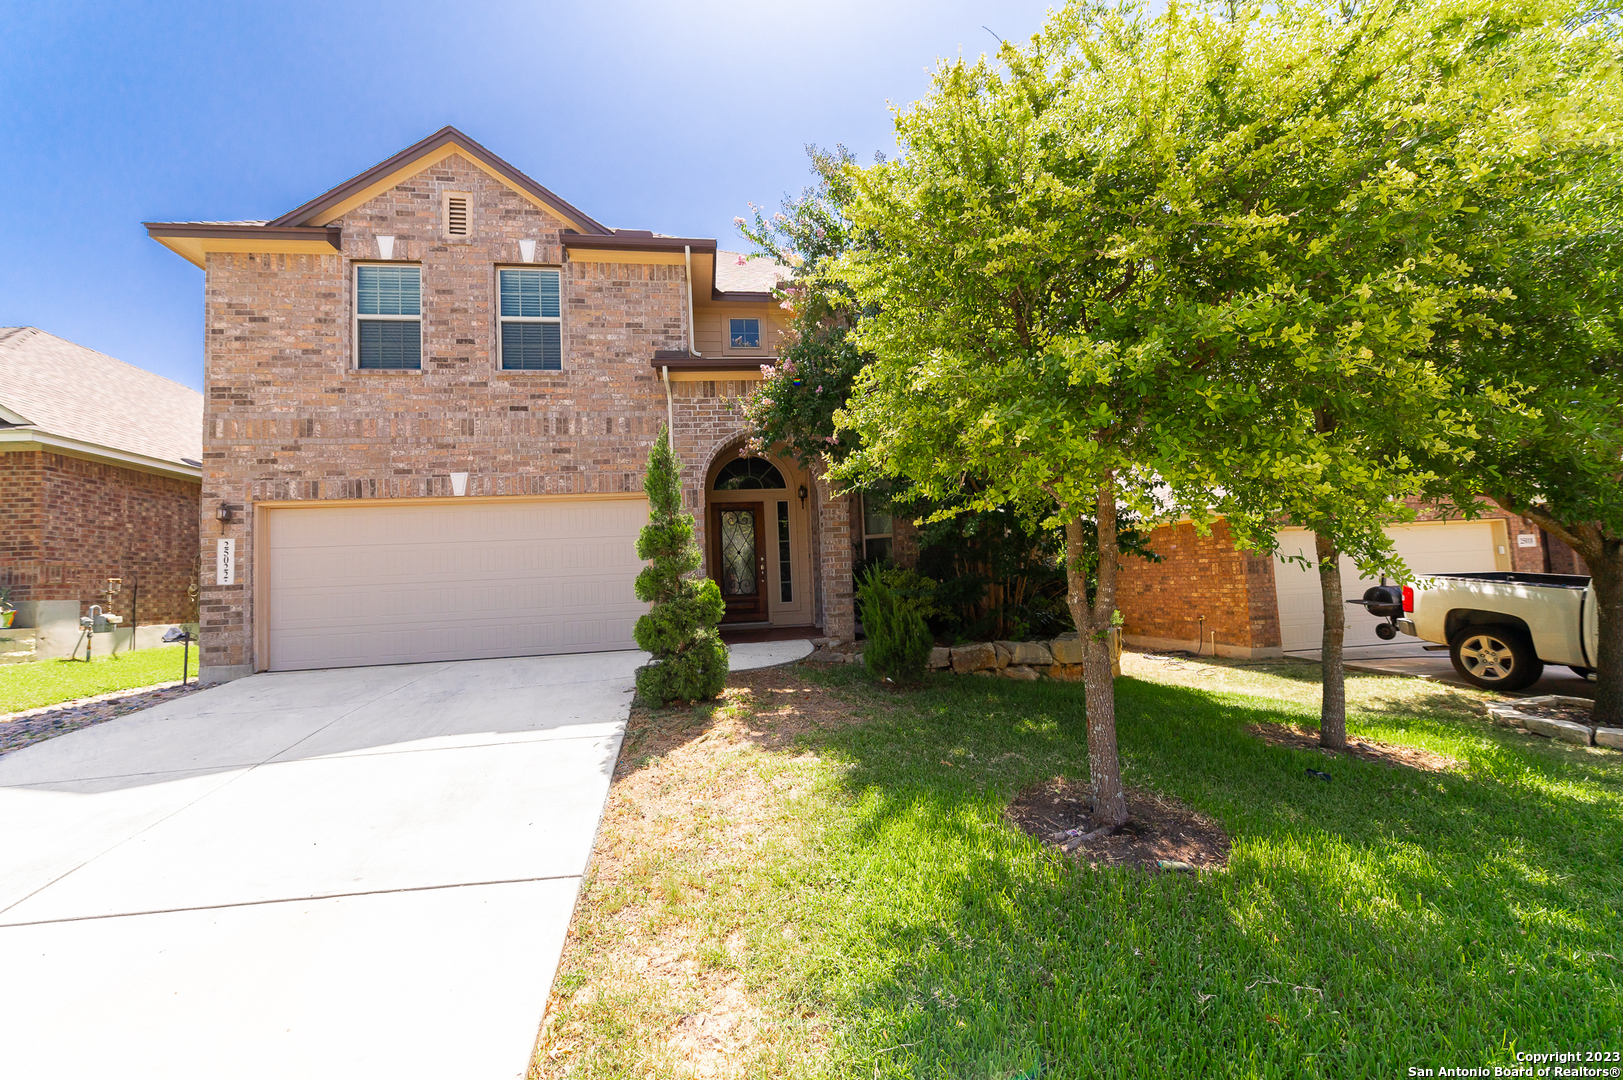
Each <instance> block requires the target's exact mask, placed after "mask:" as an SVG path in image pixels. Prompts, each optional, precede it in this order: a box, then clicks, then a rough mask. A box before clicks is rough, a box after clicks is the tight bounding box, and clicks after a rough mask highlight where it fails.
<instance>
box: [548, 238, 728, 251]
mask: <svg viewBox="0 0 1623 1080" xmlns="http://www.w3.org/2000/svg"><path fill="white" fill-rule="evenodd" d="M559 239H560V240H561V241H562V242H563V245H564V247H565V248H567V249H568V250H570V251H576V250H580V251H674V252H676V253H677V254H678V255H680V254H682V253H683V251H684V250H685V249H687V248H692V249H693V254H695V255H714V254H715V253H716V242H715V241H714V240H708V239H702V238H699V237H689V236H638V235H634V234H633V235H629V236H627V235H621V234H616V233H610V234H608V235H606V236H591V235H587V234H584V233H564V234H563V235H562V236H561V237H560V238H559Z"/></svg>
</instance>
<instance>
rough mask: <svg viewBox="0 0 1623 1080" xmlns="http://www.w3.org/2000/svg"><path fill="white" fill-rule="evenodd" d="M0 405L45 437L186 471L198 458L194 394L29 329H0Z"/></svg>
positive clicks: (199, 426)
mask: <svg viewBox="0 0 1623 1080" xmlns="http://www.w3.org/2000/svg"><path fill="white" fill-rule="evenodd" d="M0 406H4V407H5V408H7V409H9V410H10V411H11V412H14V413H17V414H19V415H20V416H22V417H23V418H24V419H26V420H27V421H29V425H30V426H32V427H36V428H38V429H39V430H41V431H43V432H46V433H48V434H51V435H60V436H62V437H63V438H67V439H77V440H79V441H81V442H87V443H94V444H95V445H97V446H105V447H109V448H111V449H114V450H122V451H124V452H126V453H131V454H141V455H144V456H146V457H151V458H159V459H161V460H163V461H173V462H177V463H182V464H188V465H196V464H197V463H198V462H199V461H201V460H202V457H203V395H202V394H199V393H198V392H197V391H196V390H193V389H192V388H191V387H189V386H182V385H180V384H179V383H177V382H171V381H170V380H168V379H166V378H164V377H163V376H161V375H154V374H153V373H152V372H150V371H144V370H142V369H141V368H138V367H136V366H135V365H133V364H126V363H125V362H124V361H122V360H115V359H114V358H113V357H111V356H108V355H107V354H106V353H99V352H97V351H96V350H94V349H87V348H85V347H84V346H83V345H75V344H74V343H73V342H71V341H64V340H63V339H61V338H59V337H57V336H55V335H54V334H47V333H46V332H45V331H43V330H36V329H35V328H34V327H32V326H8V327H0ZM187 459H190V460H189V461H188V460H187Z"/></svg>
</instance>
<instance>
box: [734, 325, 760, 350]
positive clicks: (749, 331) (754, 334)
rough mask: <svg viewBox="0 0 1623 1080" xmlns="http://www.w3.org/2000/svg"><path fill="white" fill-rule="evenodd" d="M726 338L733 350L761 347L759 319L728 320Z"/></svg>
mask: <svg viewBox="0 0 1623 1080" xmlns="http://www.w3.org/2000/svg"><path fill="white" fill-rule="evenodd" d="M727 322H728V323H729V325H728V327H727V338H728V340H729V341H730V342H731V343H732V347H733V348H735V349H759V348H760V347H761V320H760V319H728V320H727Z"/></svg>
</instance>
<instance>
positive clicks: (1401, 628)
mask: <svg viewBox="0 0 1623 1080" xmlns="http://www.w3.org/2000/svg"><path fill="white" fill-rule="evenodd" d="M1348 603H1352V604H1360V605H1362V606H1363V607H1364V608H1365V609H1366V610H1368V611H1369V613H1370V614H1371V615H1374V616H1375V617H1376V618H1380V619H1385V620H1386V623H1387V624H1386V625H1384V626H1379V627H1376V629H1375V632H1376V633H1377V634H1379V635H1380V636H1381V637H1383V638H1385V639H1387V640H1391V639H1393V638H1395V637H1397V635H1398V634H1400V633H1403V634H1410V635H1413V636H1414V637H1418V638H1420V639H1422V640H1424V641H1431V642H1435V643H1437V645H1438V646H1445V647H1447V649H1448V658H1449V659H1450V660H1452V661H1453V663H1454V670H1455V671H1457V672H1459V673H1460V677H1461V678H1463V679H1465V681H1466V682H1469V683H1472V684H1474V685H1476V686H1480V687H1483V688H1484V689H1488V690H1521V689H1523V688H1525V687H1528V686H1531V685H1533V684H1534V683H1535V682H1538V680H1539V676H1541V675H1543V674H1544V665H1545V664H1565V665H1566V666H1568V667H1570V668H1571V669H1572V670H1573V671H1574V672H1576V673H1577V674H1578V675H1579V676H1581V677H1583V678H1586V679H1587V678H1590V677H1591V676H1592V674H1593V672H1592V669H1593V667H1594V663H1595V659H1594V658H1595V654H1596V650H1597V649H1598V648H1599V645H1600V611H1599V608H1598V607H1597V606H1596V604H1595V588H1594V586H1593V585H1592V584H1590V581H1589V579H1588V578H1586V577H1575V576H1570V575H1567V574H1510V573H1491V574H1430V575H1427V576H1426V577H1421V578H1416V579H1415V581H1414V583H1413V584H1410V585H1404V586H1401V587H1399V586H1396V585H1377V586H1375V587H1374V588H1371V589H1369V590H1367V591H1365V593H1364V598H1363V599H1362V600H1350V601H1348Z"/></svg>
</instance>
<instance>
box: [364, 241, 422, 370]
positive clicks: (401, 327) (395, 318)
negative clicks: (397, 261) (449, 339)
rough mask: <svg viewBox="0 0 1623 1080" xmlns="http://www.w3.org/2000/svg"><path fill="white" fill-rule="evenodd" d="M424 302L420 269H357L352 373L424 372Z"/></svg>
mask: <svg viewBox="0 0 1623 1080" xmlns="http://www.w3.org/2000/svg"><path fill="white" fill-rule="evenodd" d="M422 297H423V281H422V267H419V266H357V267H356V268H355V366H356V367H358V368H362V369H366V370H380V371H389V370H397V371H412V370H417V369H420V368H421V367H422V366H423V318H422V316H423V304H422Z"/></svg>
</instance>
